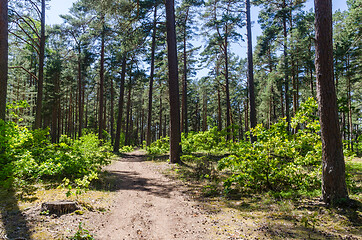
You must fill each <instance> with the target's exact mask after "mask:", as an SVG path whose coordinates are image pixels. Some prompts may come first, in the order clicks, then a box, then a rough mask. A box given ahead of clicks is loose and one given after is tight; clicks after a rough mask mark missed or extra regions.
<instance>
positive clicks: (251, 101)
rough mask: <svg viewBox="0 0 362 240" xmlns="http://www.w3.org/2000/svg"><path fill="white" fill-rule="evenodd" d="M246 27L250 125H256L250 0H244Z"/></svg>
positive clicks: (253, 137)
mask: <svg viewBox="0 0 362 240" xmlns="http://www.w3.org/2000/svg"><path fill="white" fill-rule="evenodd" d="M246 29H247V36H248V90H249V91H248V94H249V104H250V127H251V128H255V127H256V105H255V94H254V66H253V44H252V37H251V20H250V0H246ZM250 140H251V142H254V141H256V137H255V136H252V137H251V138H250Z"/></svg>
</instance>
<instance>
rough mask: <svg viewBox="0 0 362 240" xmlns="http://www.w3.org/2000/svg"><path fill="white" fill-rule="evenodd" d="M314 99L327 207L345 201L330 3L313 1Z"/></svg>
mask: <svg viewBox="0 0 362 240" xmlns="http://www.w3.org/2000/svg"><path fill="white" fill-rule="evenodd" d="M314 5H315V27H316V34H315V36H316V46H315V49H316V59H315V67H316V75H317V99H318V103H319V107H318V111H319V116H320V124H321V137H322V159H323V162H322V197H323V200H324V202H326V203H327V204H336V203H338V202H339V201H341V200H343V199H344V200H347V199H348V192H347V186H346V180H345V163H344V156H343V147H342V139H341V135H340V131H339V123H338V113H337V97H336V91H335V85H334V81H333V42H332V41H333V40H332V1H331V0H314Z"/></svg>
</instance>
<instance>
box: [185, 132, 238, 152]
mask: <svg viewBox="0 0 362 240" xmlns="http://www.w3.org/2000/svg"><path fill="white" fill-rule="evenodd" d="M226 135H227V132H226V130H222V131H218V129H217V127H213V128H211V129H209V130H207V131H203V132H197V133H196V132H189V133H188V134H187V135H185V134H182V140H181V144H182V151H183V153H185V154H190V153H206V154H213V155H220V154H225V153H228V152H230V151H232V150H233V148H234V146H235V145H234V143H233V142H232V141H227V140H226Z"/></svg>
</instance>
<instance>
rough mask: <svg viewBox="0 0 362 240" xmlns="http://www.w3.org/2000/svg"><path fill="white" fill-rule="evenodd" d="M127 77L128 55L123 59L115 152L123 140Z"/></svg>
mask: <svg viewBox="0 0 362 240" xmlns="http://www.w3.org/2000/svg"><path fill="white" fill-rule="evenodd" d="M125 77H126V56H124V57H123V59H122V72H121V84H120V87H119V101H118V117H117V130H116V136H115V138H114V146H113V151H114V152H118V151H119V144H120V140H121V127H122V116H123V103H124V80H125Z"/></svg>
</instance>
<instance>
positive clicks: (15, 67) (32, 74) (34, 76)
mask: <svg viewBox="0 0 362 240" xmlns="http://www.w3.org/2000/svg"><path fill="white" fill-rule="evenodd" d="M17 68H20V69H23V70H24V71H25V72H27V73H28V74H29V75H31V76H32V77H33V78H35V79H36V80H37V81H38V77H37V76H36V75H35V74H34V73H32V72H30V71H29V70H28V69H26V68H24V67H22V66H13V67H9V69H17Z"/></svg>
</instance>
